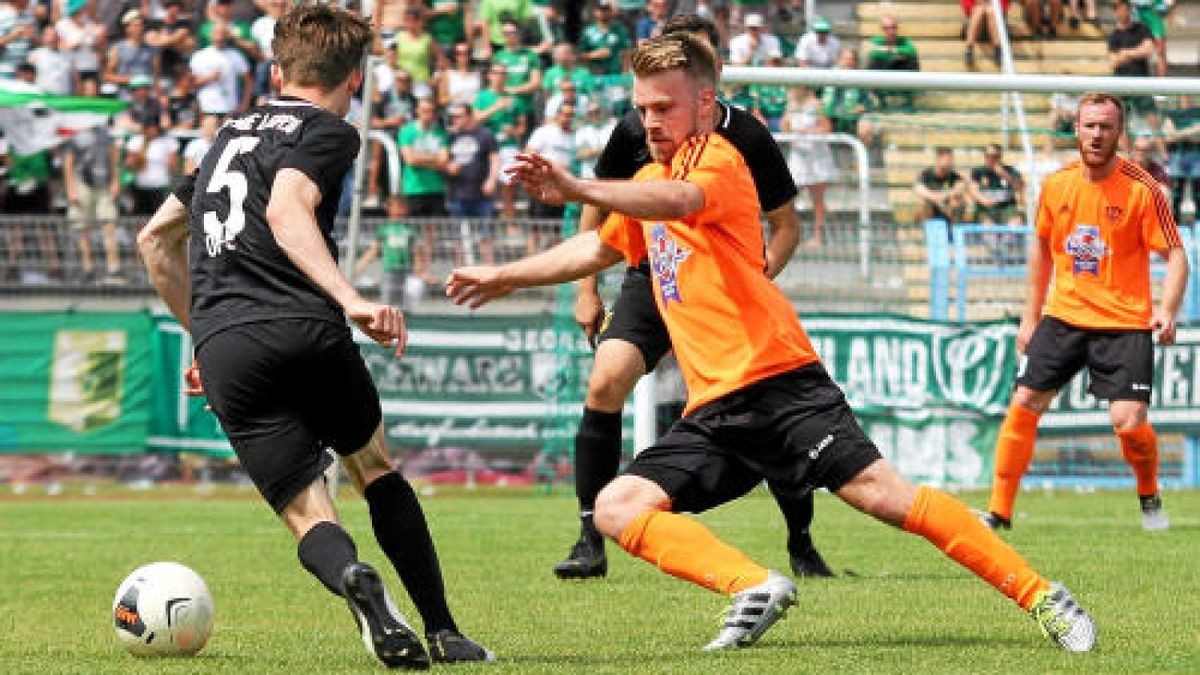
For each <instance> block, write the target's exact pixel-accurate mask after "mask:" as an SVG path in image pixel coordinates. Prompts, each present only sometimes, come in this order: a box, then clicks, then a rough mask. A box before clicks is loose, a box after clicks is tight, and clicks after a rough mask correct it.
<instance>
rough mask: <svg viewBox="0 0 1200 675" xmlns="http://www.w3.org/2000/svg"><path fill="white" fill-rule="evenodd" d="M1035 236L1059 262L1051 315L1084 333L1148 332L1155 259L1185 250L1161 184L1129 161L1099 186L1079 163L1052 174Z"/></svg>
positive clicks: (1121, 163)
mask: <svg viewBox="0 0 1200 675" xmlns="http://www.w3.org/2000/svg"><path fill="white" fill-rule="evenodd" d="M1037 235H1038V237H1039V238H1041V239H1043V240H1045V241H1047V243H1048V244H1049V248H1050V252H1051V257H1052V259H1053V264H1054V282H1053V288H1052V290H1051V291H1050V294H1049V298H1048V300H1047V303H1046V308H1045V313H1046V315H1048V316H1054V317H1057V318H1059V319H1061V320H1062V321H1065V322H1066V323H1068V324H1070V325H1072V326H1077V327H1079V328H1116V329H1145V328H1148V327H1149V325H1150V319H1151V314H1152V309H1153V307H1152V303H1153V299H1152V296H1151V285H1150V284H1151V281H1150V254H1151V253H1152V252H1153V253H1158V254H1160V255H1161V254H1165V252H1166V251H1167V250H1168V249H1171V248H1175V247H1178V246H1181V245H1182V241H1181V239H1180V237H1179V229H1178V227H1177V226H1176V224H1175V218H1174V216H1172V215H1171V205H1170V203H1169V202H1168V200H1167V198H1166V196H1165V195H1164V194H1163V192H1162V190H1161V189H1160V188H1159V185H1158V183H1157V182H1156V181H1155V180H1154V178H1153V177H1152V176H1151V175H1150V174H1149V173H1148V172H1146V170H1145V169H1142V168H1141V167H1139V166H1138V165H1137V164H1134V163H1133V162H1129V161H1127V160H1125V159H1119V164H1118V165H1117V168H1116V169H1115V170H1114V171H1113V172H1112V173H1111V174H1109V176H1107V177H1106V178H1104V179H1103V180H1100V181H1091V180H1088V179H1087V178H1086V177H1085V176H1084V174H1083V169H1082V166H1081V165H1080V164H1079V163H1078V162H1073V163H1071V164H1069V165H1067V166H1065V167H1063V168H1062V169H1060V170H1058V171H1056V172H1055V173H1053V174H1051V175H1050V176H1049V177H1047V178H1046V180H1045V182H1044V183H1043V185H1042V194H1041V199H1040V203H1039V205H1038V217H1037Z"/></svg>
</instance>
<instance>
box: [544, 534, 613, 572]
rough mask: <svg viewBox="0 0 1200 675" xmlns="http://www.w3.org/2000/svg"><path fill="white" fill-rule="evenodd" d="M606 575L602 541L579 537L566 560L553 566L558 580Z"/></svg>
mask: <svg viewBox="0 0 1200 675" xmlns="http://www.w3.org/2000/svg"><path fill="white" fill-rule="evenodd" d="M606 574H608V557H607V556H605V555H604V540H603V539H593V538H590V537H586V536H585V537H580V538H579V541H577V542H575V545H574V546H572V547H571V553H570V554H569V555H567V557H566V559H565V560H563V561H562V562H560V563H558V564H557V565H555V566H554V576H556V577H558V578H559V579H591V578H593V577H602V576H604V575H606Z"/></svg>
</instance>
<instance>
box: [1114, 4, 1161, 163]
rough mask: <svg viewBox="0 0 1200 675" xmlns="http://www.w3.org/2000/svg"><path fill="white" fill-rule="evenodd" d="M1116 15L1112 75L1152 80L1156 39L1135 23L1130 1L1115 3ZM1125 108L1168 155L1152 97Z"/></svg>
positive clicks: (1139, 98) (1135, 99)
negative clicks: (1151, 71) (1136, 116)
mask: <svg viewBox="0 0 1200 675" xmlns="http://www.w3.org/2000/svg"><path fill="white" fill-rule="evenodd" d="M1113 13H1114V14H1115V15H1116V20H1117V24H1116V27H1115V28H1113V31H1112V33H1110V34H1109V36H1108V63H1109V65H1110V66H1111V67H1112V69H1113V75H1116V76H1118V77H1150V57H1152V56H1153V55H1154V38H1153V36H1151V34H1150V30H1149V29H1148V28H1147V27H1146V25H1145V24H1143V23H1138V22H1136V21H1134V20H1133V8H1132V7H1131V6H1130V4H1129V0H1116V2H1114V3H1113ZM1125 106H1126V108H1127V109H1128V110H1129V111H1130V112H1131V113H1133V114H1135V115H1138V116H1139V117H1141V118H1142V120H1143V121H1144V123H1145V124H1146V126H1147V127H1149V131H1150V133H1151V135H1153V136H1155V137H1157V138H1158V142H1159V144H1160V147H1159V150H1160V152H1163V154H1165V150H1166V147H1165V145H1162V138H1161V137H1160V136H1159V133H1160V131H1161V127H1160V125H1159V120H1158V106H1157V105H1155V103H1154V97H1153V96H1128V97H1126V98H1125Z"/></svg>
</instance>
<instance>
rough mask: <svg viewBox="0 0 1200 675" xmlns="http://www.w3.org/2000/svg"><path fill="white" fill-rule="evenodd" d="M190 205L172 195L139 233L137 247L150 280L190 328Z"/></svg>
mask: <svg viewBox="0 0 1200 675" xmlns="http://www.w3.org/2000/svg"><path fill="white" fill-rule="evenodd" d="M187 217H188V213H187V206H186V205H185V204H184V203H183V202H182V201H180V199H179V198H178V197H176V196H175V195H174V194H172V195H169V196H168V197H167V199H166V201H164V202H163V203H162V206H160V207H158V210H157V211H155V212H154V215H153V216H151V217H150V220H149V222H147V223H146V226H145V227H143V228H142V230H141V231H140V232H138V236H137V247H138V252H139V253H141V254H142V260H143V261H144V262H145V265H146V272H147V274H148V275H149V276H150V283H152V284H154V288H155V290H157V291H158V294H159V295H160V296H162V299H163V301H164V302H166V303H167V309H169V310H171V314H173V315H175V319H176V320H178V321H179V325H181V326H183V327H184V329H185V330H189V331H190V330H191V321H190V317H189V313H190V309H191V272H190V270H189V269H188V262H187V241H188V230H187Z"/></svg>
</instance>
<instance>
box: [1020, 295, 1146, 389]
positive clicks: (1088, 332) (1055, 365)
mask: <svg viewBox="0 0 1200 675" xmlns="http://www.w3.org/2000/svg"><path fill="white" fill-rule="evenodd" d="M1084 366H1087V369H1088V375H1089V376H1091V382H1090V384H1089V385H1088V391H1090V392H1091V393H1092V394H1093V395H1094V396H1096V397H1097V398H1100V399H1103V400H1105V401H1143V402H1145V403H1149V402H1150V391H1151V387H1152V386H1153V382H1154V342H1153V338H1152V336H1151V334H1150V331H1149V330H1103V329H1087V328H1076V327H1074V326H1072V325H1070V324H1068V323H1066V322H1064V321H1062V320H1060V319H1056V318H1054V317H1049V316H1048V317H1046V318H1044V319H1042V321H1041V323H1039V324H1038V327H1037V330H1035V331H1034V332H1033V337H1032V338H1030V340H1029V346H1028V347H1027V348H1026V349H1025V359H1024V360H1023V362H1022V366H1021V372H1020V373H1018V374H1017V384H1019V385H1023V386H1026V387H1029V388H1030V389H1033V390H1034V391H1057V390H1059V389H1062V388H1063V386H1065V385H1066V384H1067V383H1068V382H1070V381H1071V378H1072V377H1074V376H1075V373H1078V372H1079V370H1080V369H1081V368H1083V367H1084Z"/></svg>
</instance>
